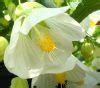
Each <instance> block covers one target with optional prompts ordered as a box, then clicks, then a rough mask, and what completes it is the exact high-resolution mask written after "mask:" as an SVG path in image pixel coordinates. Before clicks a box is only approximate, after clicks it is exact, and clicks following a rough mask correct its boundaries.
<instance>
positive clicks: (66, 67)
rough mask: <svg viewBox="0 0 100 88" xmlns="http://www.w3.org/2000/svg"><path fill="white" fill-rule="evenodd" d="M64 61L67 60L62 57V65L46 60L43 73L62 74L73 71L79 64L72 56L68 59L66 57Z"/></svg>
mask: <svg viewBox="0 0 100 88" xmlns="http://www.w3.org/2000/svg"><path fill="white" fill-rule="evenodd" d="M64 59H65V60H63V56H62V58H61V59H60V61H61V63H60V62H59V63H56V62H54V63H53V62H51V61H50V60H49V59H48V58H47V59H46V60H45V65H44V70H43V72H42V73H43V74H44V73H61V72H65V71H70V70H72V69H73V68H74V67H75V65H76V63H77V59H75V58H74V57H73V56H70V57H69V58H68V59H67V58H65V57H64ZM54 60H55V59H54Z"/></svg>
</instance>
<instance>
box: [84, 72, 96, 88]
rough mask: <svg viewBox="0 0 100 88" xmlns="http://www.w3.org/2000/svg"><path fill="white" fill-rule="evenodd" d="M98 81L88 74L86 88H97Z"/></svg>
mask: <svg viewBox="0 0 100 88" xmlns="http://www.w3.org/2000/svg"><path fill="white" fill-rule="evenodd" d="M97 83H98V82H97V80H96V79H94V78H93V77H92V76H91V75H88V74H86V77H85V84H84V88H95V87H94V86H95V85H96V84H97Z"/></svg>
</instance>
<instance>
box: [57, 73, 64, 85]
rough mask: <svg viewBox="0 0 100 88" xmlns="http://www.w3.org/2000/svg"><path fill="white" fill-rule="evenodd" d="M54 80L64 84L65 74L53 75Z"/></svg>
mask: <svg viewBox="0 0 100 88" xmlns="http://www.w3.org/2000/svg"><path fill="white" fill-rule="evenodd" d="M55 79H56V82H57V83H60V84H65V80H66V79H65V73H58V74H55Z"/></svg>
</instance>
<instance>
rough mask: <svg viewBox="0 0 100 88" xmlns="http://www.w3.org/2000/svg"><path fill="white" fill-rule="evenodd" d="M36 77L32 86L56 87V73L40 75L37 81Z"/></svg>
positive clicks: (32, 87)
mask: <svg viewBox="0 0 100 88" xmlns="http://www.w3.org/2000/svg"><path fill="white" fill-rule="evenodd" d="M35 80H36V79H32V86H31V88H35V87H34V86H36V88H56V85H57V84H56V82H55V79H54V75H52V74H46V75H40V76H39V77H37V80H36V82H34V81H35Z"/></svg>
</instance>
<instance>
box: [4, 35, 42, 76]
mask: <svg viewBox="0 0 100 88" xmlns="http://www.w3.org/2000/svg"><path fill="white" fill-rule="evenodd" d="M37 52H38V51H36V48H35V45H34V43H33V42H32V41H31V39H30V37H29V36H23V35H22V34H19V39H18V41H17V44H16V46H15V47H13V48H12V47H11V44H10V46H8V48H7V49H6V52H5V56H4V63H5V66H6V67H7V69H8V70H9V71H10V72H11V73H14V74H15V75H17V76H19V77H21V78H32V77H35V76H38V75H39V74H40V72H41V71H42V69H43V66H42V65H43V64H42V61H41V60H40V55H39V54H38V53H37Z"/></svg>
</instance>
